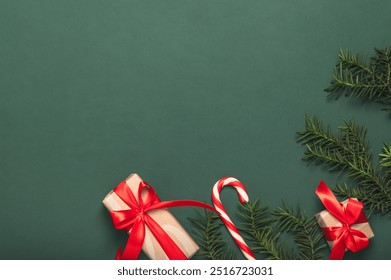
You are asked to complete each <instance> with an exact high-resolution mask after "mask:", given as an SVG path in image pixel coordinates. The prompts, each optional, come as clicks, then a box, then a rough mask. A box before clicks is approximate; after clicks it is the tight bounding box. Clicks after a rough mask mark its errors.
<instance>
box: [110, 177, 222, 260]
mask: <svg viewBox="0 0 391 280" xmlns="http://www.w3.org/2000/svg"><path fill="white" fill-rule="evenodd" d="M103 204H104V205H105V206H106V208H107V209H108V210H109V211H110V215H111V217H112V220H113V224H114V227H115V228H116V229H124V230H126V231H127V232H128V233H129V238H128V241H127V244H126V247H125V248H124V250H123V251H122V250H121V249H119V250H118V253H117V259H137V258H138V256H139V253H140V251H141V249H142V250H143V251H144V253H145V254H146V255H147V256H148V257H149V258H151V259H155V260H164V259H188V258H190V257H191V256H193V255H194V254H195V253H196V252H197V250H198V249H199V247H198V245H197V244H196V243H195V242H194V240H193V239H192V238H191V237H190V235H189V234H188V233H187V232H186V231H185V229H184V228H183V227H182V226H181V225H180V223H179V222H178V221H177V220H176V219H175V217H174V216H173V215H172V214H171V213H170V212H169V211H168V210H167V209H166V208H169V207H178V206H195V207H202V208H206V209H209V210H212V211H215V210H214V208H213V207H212V206H210V205H208V204H205V203H202V202H198V201H194V200H174V201H160V199H159V197H158V196H157V194H156V193H155V190H154V189H153V188H152V187H151V186H150V185H148V184H147V183H146V182H145V181H143V180H142V179H141V178H140V177H139V176H138V175H137V174H131V175H130V176H129V177H128V178H127V179H126V180H125V181H123V182H121V183H120V184H119V185H118V186H117V187H116V188H115V189H114V190H113V191H111V192H110V193H109V194H108V195H107V196H106V197H105V198H104V200H103Z"/></svg>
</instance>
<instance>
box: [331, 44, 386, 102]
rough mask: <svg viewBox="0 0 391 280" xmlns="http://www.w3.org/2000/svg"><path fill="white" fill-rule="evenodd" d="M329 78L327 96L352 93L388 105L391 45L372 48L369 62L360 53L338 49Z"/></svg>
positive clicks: (336, 96) (350, 94)
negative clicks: (373, 53)
mask: <svg viewBox="0 0 391 280" xmlns="http://www.w3.org/2000/svg"><path fill="white" fill-rule="evenodd" d="M332 77H333V79H332V81H331V83H330V85H329V87H328V88H326V89H325V91H326V92H327V93H328V94H329V97H335V98H336V99H337V98H339V97H340V96H341V95H345V96H354V97H358V98H362V99H364V100H369V101H374V102H378V103H382V104H386V105H388V106H389V105H391V84H390V79H391V45H390V46H389V47H388V48H386V49H375V55H374V56H373V57H371V59H370V61H369V64H368V63H367V62H364V61H362V59H361V58H360V57H359V55H355V54H352V53H351V52H350V51H348V50H340V52H339V54H338V63H337V65H336V66H335V68H334V71H333V74H332Z"/></svg>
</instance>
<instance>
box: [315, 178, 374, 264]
mask: <svg viewBox="0 0 391 280" xmlns="http://www.w3.org/2000/svg"><path fill="white" fill-rule="evenodd" d="M316 194H317V195H318V197H319V199H320V200H321V201H322V203H323V205H324V206H325V207H326V209H327V210H328V211H329V212H330V213H331V214H332V215H333V216H334V217H335V218H337V219H338V221H340V222H341V223H342V225H341V226H334V227H326V228H322V230H323V233H324V235H325V237H326V239H327V240H328V241H334V246H333V249H332V250H331V254H330V260H342V258H343V256H344V254H345V250H346V248H347V249H348V250H350V251H352V252H357V251H360V250H362V249H364V248H366V247H368V245H369V240H368V237H367V236H366V235H365V234H364V233H363V232H362V231H360V230H357V229H353V228H351V227H350V226H351V225H353V224H359V223H366V222H368V221H367V218H366V217H365V214H364V211H363V207H364V203H362V202H359V201H357V200H354V199H350V198H349V200H348V203H347V205H346V208H345V207H344V206H342V204H341V203H339V202H338V200H337V198H336V197H335V196H334V194H333V193H332V191H331V190H330V189H329V187H328V186H327V185H326V184H325V183H324V182H323V181H321V182H320V184H319V186H318V188H317V189H316Z"/></svg>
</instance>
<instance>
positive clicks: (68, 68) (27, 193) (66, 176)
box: [0, 0, 391, 259]
mask: <svg viewBox="0 0 391 280" xmlns="http://www.w3.org/2000/svg"><path fill="white" fill-rule="evenodd" d="M315 2H316V3H315ZM390 11H391V2H390V1H388V0H383V1H376V4H375V3H374V2H373V1H357V0H349V1H336V0H334V1H309V0H308V1H304V0H301V1H288V0H284V1H255V0H254V1H210V0H208V1H206V0H205V1H184V0H178V1H129V0H126V1H125V0H119V1H101V0H94V1H74V0H73V1H71V0H61V1H59V0H56V1H54V0H47V1H20V0H0V127H1V137H0V147H1V157H0V158H1V160H0V168H1V173H0V186H1V194H0V212H1V216H0V224H1V230H0V258H1V259H113V258H114V255H115V252H116V250H117V248H118V246H119V245H120V244H124V242H125V239H126V234H125V233H123V232H118V231H115V230H114V229H113V228H112V224H111V220H110V217H109V215H108V213H107V211H106V210H105V209H104V207H103V206H102V204H101V200H102V199H103V197H104V196H105V195H106V193H108V192H109V191H110V190H111V189H112V188H113V187H114V186H115V185H116V184H117V183H119V182H120V181H121V180H122V179H124V178H125V177H126V176H127V175H128V174H129V173H132V172H137V173H139V174H140V175H141V176H142V177H143V178H144V179H145V180H147V181H148V182H149V183H150V184H151V185H153V186H154V187H155V189H156V190H157V192H158V194H159V196H160V197H161V199H162V200H170V199H190V198H191V199H197V200H201V201H205V202H210V193H211V188H212V186H213V184H214V183H215V181H216V180H218V179H219V178H220V177H222V176H226V175H231V176H234V177H237V178H238V179H239V180H241V181H242V182H243V183H244V184H245V185H246V186H247V188H248V190H249V193H250V196H251V197H252V198H261V201H262V202H264V203H266V204H269V205H271V206H278V205H280V201H281V200H285V201H287V202H288V203H289V204H291V205H296V204H300V205H301V206H302V207H303V209H305V210H306V211H307V212H308V213H309V214H314V213H316V212H318V211H320V210H322V209H323V207H322V206H321V204H320V202H319V200H318V199H317V197H316V196H315V194H314V191H315V188H316V186H317V184H318V182H319V180H320V179H324V180H325V181H326V182H327V183H328V184H329V185H330V186H333V185H334V184H335V183H336V182H337V181H338V180H339V181H341V180H342V179H343V178H342V177H341V176H339V177H338V175H337V174H329V173H328V172H327V170H325V169H323V168H320V167H313V166H310V167H308V166H307V164H306V163H305V162H303V161H301V157H302V154H303V152H304V149H303V147H301V146H300V145H298V144H296V142H295V131H297V130H299V129H301V128H303V127H304V120H303V116H304V114H305V113H309V114H316V115H318V116H319V117H321V118H322V119H323V120H325V121H327V122H328V123H330V124H332V125H337V124H340V123H341V122H342V119H347V118H351V117H355V119H356V120H357V121H358V122H359V123H362V124H364V125H365V126H367V127H368V137H369V140H370V144H371V147H372V148H373V151H374V154H377V153H379V152H380V149H381V146H382V142H383V141H388V142H389V140H390V136H391V135H390V130H389V127H390V118H389V117H388V116H387V114H386V113H384V112H381V111H380V110H379V108H380V107H379V106H377V105H367V104H361V103H359V102H355V101H353V100H350V101H349V100H347V99H341V100H340V101H338V102H330V101H327V99H326V96H325V94H324V93H323V89H324V88H325V87H327V86H328V83H329V81H330V73H331V70H332V67H333V66H334V63H335V61H336V55H337V52H338V50H339V48H349V49H351V50H353V51H354V52H362V53H371V52H372V49H373V47H386V46H387V45H388V44H389V42H390V39H391V38H390V37H389V35H390V32H389V30H390V28H389V24H390ZM222 198H223V200H224V202H225V204H226V205H230V206H231V207H227V208H231V209H230V211H231V212H233V211H234V209H235V208H236V203H237V202H236V201H237V198H236V195H235V194H234V192H233V191H229V190H226V191H224V194H223V195H222ZM173 212H174V213H175V215H176V216H177V217H178V219H179V220H180V221H181V222H182V224H183V225H184V226H185V227H186V228H187V229H190V228H191V226H190V223H189V222H188V221H187V217H191V216H194V212H193V209H176V210H174V211H173ZM371 224H372V226H373V230H374V231H375V234H376V237H375V239H373V241H372V242H371V245H370V248H368V249H367V250H365V251H363V252H360V253H358V254H355V255H353V254H347V255H346V258H348V259H351V258H357V259H391V239H390V238H389V236H390V234H391V220H390V219H389V218H385V217H379V216H374V217H371Z"/></svg>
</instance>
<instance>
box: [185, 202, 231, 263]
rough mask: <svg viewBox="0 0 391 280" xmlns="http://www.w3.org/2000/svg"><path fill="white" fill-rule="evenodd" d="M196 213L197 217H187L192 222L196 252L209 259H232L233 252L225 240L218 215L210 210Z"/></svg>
mask: <svg viewBox="0 0 391 280" xmlns="http://www.w3.org/2000/svg"><path fill="white" fill-rule="evenodd" d="M196 213H197V217H195V218H189V220H190V221H191V223H192V224H193V226H194V228H193V234H194V238H195V239H196V240H197V241H198V244H199V246H200V251H199V252H198V254H199V255H200V256H202V257H205V258H207V259H209V260H232V259H235V254H234V253H233V252H232V250H231V249H230V248H229V246H228V244H227V243H226V242H225V239H224V237H223V234H222V232H221V231H220V229H221V227H222V225H223V224H222V222H221V220H220V218H219V216H218V215H217V214H216V213H214V212H211V211H206V210H205V212H204V214H200V213H199V212H196Z"/></svg>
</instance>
